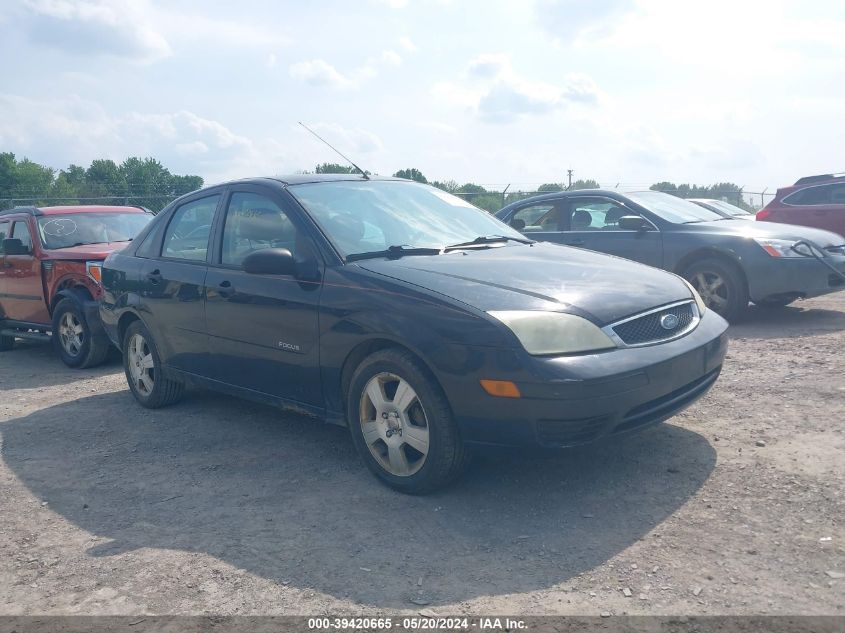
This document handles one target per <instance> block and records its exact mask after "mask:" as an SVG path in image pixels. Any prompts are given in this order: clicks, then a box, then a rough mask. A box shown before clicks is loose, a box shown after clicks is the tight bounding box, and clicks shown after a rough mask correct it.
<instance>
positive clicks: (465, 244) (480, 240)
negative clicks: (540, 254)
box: [443, 235, 534, 251]
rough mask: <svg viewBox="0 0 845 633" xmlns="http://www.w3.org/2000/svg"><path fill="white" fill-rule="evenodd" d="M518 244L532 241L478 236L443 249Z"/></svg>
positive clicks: (508, 237) (507, 236) (495, 236)
mask: <svg viewBox="0 0 845 633" xmlns="http://www.w3.org/2000/svg"><path fill="white" fill-rule="evenodd" d="M507 241H512V242H519V243H520V244H533V243H534V240H529V239H527V238H524V237H511V236H510V235H480V236H478V237H476V238H475V239H474V240H471V241H469V242H460V243H459V244H450V245H449V246H447V247H446V248H445V249H443V250H446V251H450V250H452V249H456V248H467V247H470V246H478V245H479V244H495V243H496V242H507Z"/></svg>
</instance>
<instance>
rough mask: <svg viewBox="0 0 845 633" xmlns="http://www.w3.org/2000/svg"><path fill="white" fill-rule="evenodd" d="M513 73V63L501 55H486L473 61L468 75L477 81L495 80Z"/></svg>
mask: <svg viewBox="0 0 845 633" xmlns="http://www.w3.org/2000/svg"><path fill="white" fill-rule="evenodd" d="M510 73H511V62H510V59H509V58H508V56H507V55H503V54H501V53H484V54H482V55H479V56H478V57H475V58H474V59H472V60H471V61H470V63H469V66H468V67H467V75H469V76H470V77H473V78H476V79H493V78H495V77H499V76H500V75H504V74H510Z"/></svg>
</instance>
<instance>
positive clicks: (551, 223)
mask: <svg viewBox="0 0 845 633" xmlns="http://www.w3.org/2000/svg"><path fill="white" fill-rule="evenodd" d="M562 205H563V202H562V201H561V200H545V201H543V202H538V203H535V204H526V205H525V206H524V207H520V208H518V209H517V210H516V211H514V212H513V213H512V214H511V215H510V218H509V219H508V223H509V224H510V225H511V226H512V227H513V228H515V229H516V230H517V231H521V232H522V233H524V234H525V236H526V237H530V238H531V239H532V240H538V241H541V242H543V241H546V242H554V241H557V237H556V236H558V234H559V232H560V215H561V214H560V209H561V207H562Z"/></svg>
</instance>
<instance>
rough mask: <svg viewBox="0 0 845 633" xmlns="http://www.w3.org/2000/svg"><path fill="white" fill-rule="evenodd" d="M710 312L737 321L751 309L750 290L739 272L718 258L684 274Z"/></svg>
mask: <svg viewBox="0 0 845 633" xmlns="http://www.w3.org/2000/svg"><path fill="white" fill-rule="evenodd" d="M683 277H684V279H686V280H687V281H689V282H690V283H691V284H692V286H693V287H694V288H695V289H696V290H697V291H698V294H700V295H701V298H702V299H703V300H704V303H705V304H706V305H707V307H708V308H709V309H710V310H713V312H715V313H717V314H718V315H720V316H722V317H724V318H725V319H727V320H728V321H736V320H737V319H738V318H740V317H741V316H742V314H743V313H744V312H745V310H746V309H747V308H748V290H747V289H746V288H745V281H744V280H743V279H742V276H741V275H740V273H739V272H738V271H737V270H736V269H735V268H734V267H733V266H731V265H730V264H728V263H726V262H723V261H722V260H720V259H716V258H715V257H708V258H706V259H700V260H698V261H696V262H693V263H692V264H691V265H690V266H689V267H688V268H687V269H686V270H685V271H684V273H683Z"/></svg>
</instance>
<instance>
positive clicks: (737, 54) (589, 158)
mask: <svg viewBox="0 0 845 633" xmlns="http://www.w3.org/2000/svg"><path fill="white" fill-rule="evenodd" d="M0 59H2V60H4V61H3V63H2V65H0V151H11V152H14V153H15V154H16V155H17V156H18V157H19V158H21V157H27V158H29V159H31V160H34V161H36V162H38V163H42V164H46V165H49V166H51V167H54V168H56V169H61V168H63V167H66V166H67V165H68V164H70V163H75V164H82V165H87V164H88V163H90V161H91V160H92V159H95V158H112V159H114V160H116V161H121V160H123V159H124V158H126V157H127V156H142V157H145V156H153V157H155V158H157V159H158V160H160V161H161V162H162V163H163V164H164V165H165V166H166V167H168V168H169V169H170V170H171V171H172V172H174V173H192V174H198V175H200V176H203V177H204V178H205V179H206V182H208V183H213V182H220V181H222V180H227V179H231V178H240V177H248V176H266V175H280V174H285V173H291V172H294V171H297V170H303V169H309V170H313V168H314V166H315V165H316V164H317V163H321V162H342V161H341V160H340V159H339V157H337V156H336V155H335V154H333V153H332V152H331V150H329V149H328V148H327V147H325V146H323V145H321V144H320V143H319V142H317V141H316V140H315V139H314V138H313V137H311V136H310V135H309V134H308V133H307V132H306V131H305V130H303V129H302V128H301V127H300V126H299V125H298V124H297V122H298V121H303V122H304V123H306V124H307V125H309V126H311V127H312V128H313V129H314V130H315V131H317V132H318V133H319V134H320V135H321V136H323V137H324V138H326V139H327V140H329V141H330V142H331V143H332V144H334V145H335V146H337V147H338V149H340V150H341V151H342V152H344V153H346V154H348V155H349V156H350V157H351V158H352V160H354V161H355V162H356V163H358V164H359V165H361V166H362V167H364V168H366V169H368V170H370V171H372V172H374V173H378V174H382V175H389V174H392V173H393V172H395V171H397V170H398V169H402V168H408V167H416V168H418V169H419V170H421V171H422V172H423V173H424V174H425V175H426V176H427V177H428V178H429V179H430V180H434V179H436V180H456V181H458V182H460V183H464V182H475V183H478V184H484V185H486V186H488V187H489V188H493V189H501V188H502V187H504V186H505V185H507V184H510V185H511V188H512V189H524V190H528V189H530V188H531V187H532V186H536V185H538V184H540V183H544V182H563V181H565V179H566V170H567V169H572V170H573V177H574V178H575V179H577V178H584V179H586V178H592V179H595V180H597V181H599V182H600V183H601V184H602V185H603V186H608V187H613V186H620V187H622V188H641V187H647V186H648V185H650V184H652V183H654V182H658V181H665V180H668V181H672V182H676V183H681V182H688V183H697V184H711V183H715V182H723V181H730V182H735V183H737V184H739V185H742V186H744V187H745V188H746V190H747V191H762V189H763V188H766V187H768V188H770V189H774V188H775V187H777V186H782V185H785V184H789V183H791V182H794V181H795V180H796V179H797V178H798V177H800V176H803V175H808V174H816V173H830V172H837V171H845V151H843V148H845V116H843V115H844V114H845V81H843V77H845V3H843V2H841V1H840V0H831V1H825V0H805V1H802V2H797V1H781V0H768V1H767V2H754V1H745V0H743V1H740V0H729V1H726V0H708V2H700V1H690V0H591V1H589V2H588V1H585V0H581V1H579V0H523V1H519V2H517V1H511V2H505V1H500V0H482V1H474V0H466V1H460V0H452V1H449V0H357V1H356V2H342V1H339V0H324V1H319V2H310V3H306V2H300V1H298V2H287V1H270V0H267V1H264V0H241V1H240V2H231V1H226V2H216V1H214V0H205V1H202V2H198V1H189V0H170V1H156V0H77V1H71V0H2V2H0Z"/></svg>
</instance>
